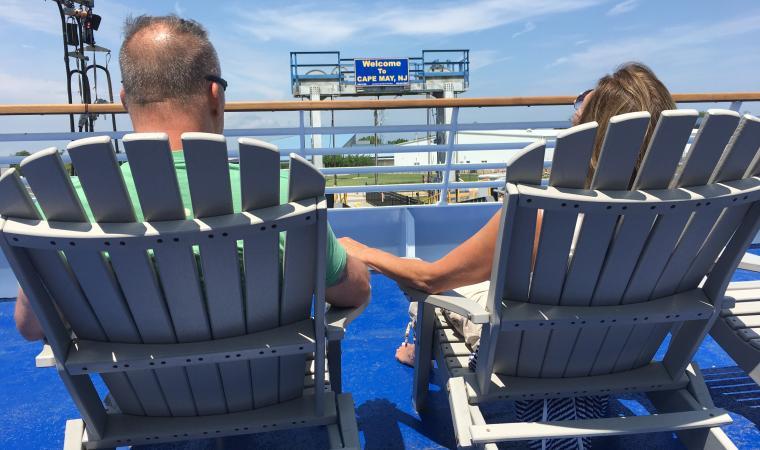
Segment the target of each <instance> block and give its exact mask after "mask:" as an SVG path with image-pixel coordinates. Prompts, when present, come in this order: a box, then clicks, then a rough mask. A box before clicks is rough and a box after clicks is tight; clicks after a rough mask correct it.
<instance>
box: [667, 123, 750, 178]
mask: <svg viewBox="0 0 760 450" xmlns="http://www.w3.org/2000/svg"><path fill="white" fill-rule="evenodd" d="M738 124H739V113H737V112H735V111H729V110H726V109H709V110H708V111H707V114H706V115H705V117H704V118H703V122H702V125H701V126H700V127H699V131H698V132H697V135H696V137H695V138H694V143H693V144H691V147H690V148H689V152H688V153H687V155H686V162H685V163H684V166H683V170H682V171H681V172H680V173H679V174H678V176H677V179H676V180H675V185H676V186H679V187H689V186H698V185H700V184H704V183H705V181H703V180H705V173H707V174H708V175H707V179H708V180H709V178H710V175H712V173H713V171H714V169H715V168H716V167H717V164H718V161H719V160H720V157H721V155H722V154H723V150H724V149H725V147H726V144H727V143H728V141H729V139H730V138H731V135H732V134H733V132H734V130H735V129H736V126H737V125H738Z"/></svg>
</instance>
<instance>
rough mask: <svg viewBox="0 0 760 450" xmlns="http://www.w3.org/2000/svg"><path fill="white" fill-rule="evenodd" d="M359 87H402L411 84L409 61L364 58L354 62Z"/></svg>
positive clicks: (405, 59) (402, 59)
mask: <svg viewBox="0 0 760 450" xmlns="http://www.w3.org/2000/svg"><path fill="white" fill-rule="evenodd" d="M354 68H355V70H356V85H357V86H402V85H406V84H409V59H407V58H362V59H355V60H354Z"/></svg>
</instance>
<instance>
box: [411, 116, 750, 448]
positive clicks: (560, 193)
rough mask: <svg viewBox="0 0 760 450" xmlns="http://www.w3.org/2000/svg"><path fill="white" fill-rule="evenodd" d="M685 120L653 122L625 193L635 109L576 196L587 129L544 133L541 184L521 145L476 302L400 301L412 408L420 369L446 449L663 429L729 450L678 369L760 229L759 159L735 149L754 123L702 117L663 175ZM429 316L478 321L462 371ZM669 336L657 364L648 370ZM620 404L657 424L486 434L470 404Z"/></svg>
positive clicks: (566, 425) (508, 427)
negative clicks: (451, 434) (621, 399)
mask: <svg viewBox="0 0 760 450" xmlns="http://www.w3.org/2000/svg"><path fill="white" fill-rule="evenodd" d="M697 116H698V114H697V112H696V111H694V110H678V111H675V110H674V111H666V112H664V113H663V114H662V117H661V119H660V121H659V123H658V124H657V127H656V130H655V133H654V136H653V138H652V140H651V142H650V144H649V147H648V149H647V152H646V155H645V157H644V160H643V162H642V164H641V167H640V170H639V171H638V173H637V174H636V176H635V181H634V182H633V189H631V190H628V186H629V184H630V181H631V176H632V173H633V171H634V165H635V161H636V157H637V154H638V152H639V149H640V148H641V145H642V140H643V136H644V134H645V131H646V128H647V125H648V123H649V120H650V116H649V113H647V112H640V113H631V114H624V115H620V116H616V117H614V118H613V119H612V120H611V121H610V124H609V128H608V130H607V135H606V137H605V140H604V143H603V149H602V151H601V155H600V158H599V162H598V166H597V170H596V172H595V173H594V176H593V180H592V183H591V189H589V190H586V189H583V187H584V183H585V181H586V176H587V173H588V168H589V160H590V156H591V151H592V147H593V143H594V137H595V135H596V128H597V124H596V123H588V124H583V125H579V126H577V127H574V128H571V129H569V130H567V131H565V132H562V133H560V134H559V136H558V137H557V144H556V150H555V152H554V160H553V164H552V171H551V176H550V179H549V185H548V186H541V173H542V169H543V159H544V145H543V144H540V143H539V144H534V145H532V146H530V147H528V148H526V149H525V150H524V151H523V152H522V153H521V154H520V155H519V156H518V157H517V158H516V159H515V160H514V161H512V162H511V163H510V164H509V165H508V169H507V185H506V196H505V199H504V205H503V208H502V212H501V214H502V215H501V225H500V238H499V241H498V243H497V246H496V254H495V257H494V265H493V270H492V276H491V284H490V291H489V295H488V303H487V306H486V307H485V308H482V307H480V306H479V305H478V304H476V303H475V302H473V301H471V300H468V299H465V298H462V297H461V296H459V297H457V296H456V295H448V294H443V295H427V294H424V293H421V292H417V291H413V292H410V293H409V294H410V297H411V299H412V300H414V301H418V302H420V304H419V308H418V311H419V317H418V319H417V339H418V346H417V350H416V351H417V355H416V359H417V361H416V362H417V365H416V368H417V369H416V372H415V382H414V401H415V405H416V408H417V409H418V410H419V409H421V408H423V407H424V404H425V396H426V393H427V389H428V377H429V370H430V367H431V358H435V359H436V360H437V362H438V367H439V368H442V369H443V370H442V372H444V377H445V378H446V379H447V380H448V381H447V387H448V392H449V401H450V406H451V413H452V418H453V423H454V428H455V432H456V438H457V443H458V445H459V446H461V447H469V446H487V447H492V446H493V448H495V446H494V445H493V443H494V442H500V441H511V440H533V439H546V438H563V437H593V436H605V435H621V434H633V433H646V432H655V431H665V430H669V431H675V432H677V433H678V435H679V436H680V438H681V439H682V441H683V442H684V443H685V444H686V445H687V446H688V447H690V448H708V447H709V448H734V447H733V444H732V443H731V442H730V441H729V440H728V438H727V437H726V436H725V434H723V433H722V431H721V430H720V428H718V427H719V426H721V425H724V424H727V423H729V422H731V419H730V417H729V416H728V414H726V413H725V411H723V410H721V409H717V408H715V406H714V404H713V402H712V400H711V398H710V395H709V393H708V390H707V388H706V386H705V383H704V381H703V379H702V377H701V375H700V372H699V369H698V368H697V367H696V365H694V364H690V362H691V360H692V357H693V355H694V353H695V351H696V350H697V348H698V347H699V345H700V343H701V342H702V340H703V338H704V336H705V335H706V334H707V332H708V331H709V330H710V327H711V326H712V325H713V323H714V322H715V320H716V319H717V318H718V315H719V312H720V310H721V309H722V308H725V307H726V306H727V305H726V301H725V300H724V291H725V290H726V286H727V284H728V282H729V280H730V279H731V275H732V273H733V272H734V270H735V268H736V266H737V264H738V263H739V260H740V259H741V257H742V255H743V254H744V252H745V250H746V249H747V247H748V246H749V244H750V242H751V240H752V238H753V237H754V236H755V234H756V233H757V230H758V227H759V226H760V202H758V200H759V199H760V179H758V178H756V175H757V174H758V172H760V164H759V161H758V159H760V158H758V145H757V142H754V143H753V142H752V141H751V140H748V139H745V133H748V132H749V131H748V130H749V128H748V127H747V126H746V125H747V124H748V123H749V122H751V121H754V120H755V119H753V118H752V117H750V116H745V117H744V118H743V119H741V123H740V117H739V115H738V114H737V113H735V112H732V111H725V110H711V111H709V112H708V114H707V115H706V116H705V117H704V118H703V121H702V124H701V127H700V130H699V132H698V134H697V136H696V138H695V140H694V142H693V144H692V145H691V147H690V149H689V151H688V153H687V155H686V157H685V161H684V162H683V164H679V161H680V160H681V158H682V155H683V151H684V148H685V144H686V143H687V140H688V138H689V135H690V132H691V131H692V128H693V126H694V124H695V122H696V120H697ZM737 125H738V128H737ZM732 136H733V137H732ZM724 150H725V151H724ZM538 209H542V210H543V211H544V213H543V225H542V228H541V232H540V236H539V238H538V239H539V241H538V252H537V256H536V259H535V263H534V265H533V263H532V261H531V257H532V250H533V245H534V235H535V228H536V210H538ZM579 214H582V221H580V222H579V221H578V217H579ZM578 222H579V223H578ZM574 240H575V245H574V251H572V252H571V245H572V243H573V241H574ZM705 277H706V278H705ZM703 280H704V281H703ZM437 308H444V309H447V310H450V311H453V312H455V313H459V314H461V315H464V316H466V317H468V318H469V319H470V320H472V321H473V322H475V323H482V324H483V331H482V333H481V340H480V348H479V353H478V359H477V368H476V370H475V371H471V370H470V369H469V368H468V364H467V362H468V358H467V357H468V355H469V350H468V349H467V347H466V346H465V345H464V344H463V342H462V339H461V337H458V336H457V335H456V334H455V333H454V332H453V331H452V330H451V329H450V328H449V327H448V324H447V323H446V320H445V319H444V318H443V316H442V315H440V313H436V309H437ZM669 332H671V333H672V338H671V339H670V341H669V346H668V349H667V353H666V354H665V357H664V358H663V359H662V360H661V361H653V356H654V355H655V353H656V351H657V349H658V348H659V347H660V345H661V344H662V343H663V341H664V339H665V337H666V335H667V334H668V333H669ZM633 392H643V393H646V394H647V395H648V397H649V398H650V399H651V401H652V403H653V404H654V405H655V407H656V408H657V411H656V412H657V413H658V414H657V415H648V416H638V417H625V418H622V417H614V418H603V419H593V420H574V421H557V422H539V423H502V424H487V423H486V422H485V420H484V418H483V415H482V414H481V411H480V409H479V407H478V405H479V404H481V403H483V402H488V401H499V400H502V401H504V400H508V401H513V400H537V399H548V398H564V397H576V396H588V395H613V396H614V395H615V394H629V393H633Z"/></svg>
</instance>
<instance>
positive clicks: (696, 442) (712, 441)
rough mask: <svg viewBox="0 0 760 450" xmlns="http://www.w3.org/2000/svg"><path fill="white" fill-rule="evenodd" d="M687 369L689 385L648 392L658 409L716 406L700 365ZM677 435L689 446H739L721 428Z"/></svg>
mask: <svg viewBox="0 0 760 450" xmlns="http://www.w3.org/2000/svg"><path fill="white" fill-rule="evenodd" d="M686 371H687V374H688V376H689V384H688V385H687V386H686V388H684V389H678V390H675V391H659V392H649V393H648V394H647V396H648V397H649V399H650V400H651V401H652V404H653V405H654V406H655V408H657V411H658V412H662V413H667V412H675V411H685V410H699V409H702V408H711V407H713V406H714V405H713V402H712V399H711V398H710V393H709V391H708V389H707V385H706V384H705V381H704V378H702V373H701V372H700V370H699V367H697V366H696V364H694V363H692V364H691V365H690V366H689V367H688V368H687V369H686ZM676 435H677V436H678V439H679V440H680V441H681V442H682V443H683V444H684V445H685V446H686V448H688V449H705V450H731V449H736V448H737V447H736V445H734V443H733V442H731V439H729V438H728V436H726V433H724V432H723V430H721V429H720V428H718V427H715V428H698V429H694V430H684V431H679V432H677V433H676Z"/></svg>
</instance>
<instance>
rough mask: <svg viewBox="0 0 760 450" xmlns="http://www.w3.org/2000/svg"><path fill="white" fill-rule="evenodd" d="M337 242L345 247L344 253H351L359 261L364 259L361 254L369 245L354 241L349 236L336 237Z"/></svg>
mask: <svg viewBox="0 0 760 450" xmlns="http://www.w3.org/2000/svg"><path fill="white" fill-rule="evenodd" d="M338 242H340V243H341V245H342V246H343V247H344V248H345V249H346V253H348V254H349V255H351V256H352V257H354V258H357V259H358V260H360V261H364V260H363V259H362V254H363V253H364V251H365V250H367V249H368V248H369V247H367V246H366V245H364V244H362V243H361V242H358V241H355V240H353V239H351V238H350V237H342V238H339V239H338Z"/></svg>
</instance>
